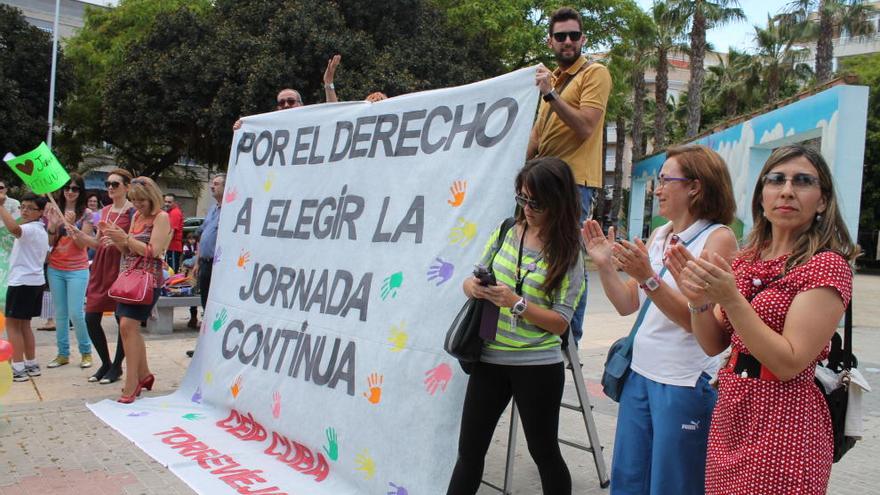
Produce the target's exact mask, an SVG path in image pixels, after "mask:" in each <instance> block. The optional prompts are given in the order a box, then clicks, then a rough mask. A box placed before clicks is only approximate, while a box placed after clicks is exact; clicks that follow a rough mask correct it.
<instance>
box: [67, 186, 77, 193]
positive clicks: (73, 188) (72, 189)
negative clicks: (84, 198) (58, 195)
mask: <svg viewBox="0 0 880 495" xmlns="http://www.w3.org/2000/svg"><path fill="white" fill-rule="evenodd" d="M64 190H65V191H70V192H79V186H64Z"/></svg>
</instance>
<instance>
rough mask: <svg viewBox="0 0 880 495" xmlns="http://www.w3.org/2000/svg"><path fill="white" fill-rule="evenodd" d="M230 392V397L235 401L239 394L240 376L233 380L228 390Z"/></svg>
mask: <svg viewBox="0 0 880 495" xmlns="http://www.w3.org/2000/svg"><path fill="white" fill-rule="evenodd" d="M229 390H231V391H232V397H233V398H235V399H237V398H238V394H239V393H240V392H241V375H238V376H237V377H236V378H235V382H233V383H232V387H230V388H229Z"/></svg>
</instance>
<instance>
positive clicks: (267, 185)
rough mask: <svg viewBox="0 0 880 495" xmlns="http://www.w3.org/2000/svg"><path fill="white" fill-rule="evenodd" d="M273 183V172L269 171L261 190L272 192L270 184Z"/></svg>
mask: <svg viewBox="0 0 880 495" xmlns="http://www.w3.org/2000/svg"><path fill="white" fill-rule="evenodd" d="M273 182H275V172H272V171H271V170H270V171H269V173H268V174H266V181H265V182H263V190H264V191H266V192H269V191H271V190H272V183H273Z"/></svg>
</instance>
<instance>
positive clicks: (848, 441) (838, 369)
mask: <svg viewBox="0 0 880 495" xmlns="http://www.w3.org/2000/svg"><path fill="white" fill-rule="evenodd" d="M841 340H842V342H841ZM817 366H824V367H825V368H828V369H829V370H831V371H833V372H834V373H836V374H838V376H840V377H841V380H840V385H838V387H837V388H835V389H834V390H832V391H831V392H826V391H825V387H823V386H822V384H821V383H819V381H818V380H816V385H817V386H818V387H819V391H820V392H822V395H824V396H825V402H826V403H827V404H828V413H829V414H830V415H831V430H832V431H833V432H834V462H837V461H839V460H841V459H842V458H843V456H844V454H846V453H847V452H848V451H849V449H851V448H853V447H854V446H855V444H856V439H855V438H853V437H848V436H846V407H847V404H848V402H849V371H850V370H851V369H852V368H856V367H858V359H857V358H856V357H855V356H854V355H853V353H852V302H850V304H849V306H847V307H846V317H845V318H844V323H843V339H841V338H840V334H838V333H836V332H835V334H834V336H833V337H832V338H831V350H830V352H829V353H828V360H827V363H825V364H822V363H819V364H817Z"/></svg>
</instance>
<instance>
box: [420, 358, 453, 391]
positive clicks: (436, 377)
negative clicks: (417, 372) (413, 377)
mask: <svg viewBox="0 0 880 495" xmlns="http://www.w3.org/2000/svg"><path fill="white" fill-rule="evenodd" d="M425 375H427V378H425V390H427V391H428V393H429V394H431V395H434V393H435V392H437V389H438V388H439V389H440V390H441V391H443V392H445V391H446V384H448V383H449V380H451V379H452V368H450V367H449V365H448V364H446V363H443V364H441V365H439V366H437V367H436V368H431V369H429V370H428V371H426V372H425Z"/></svg>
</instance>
